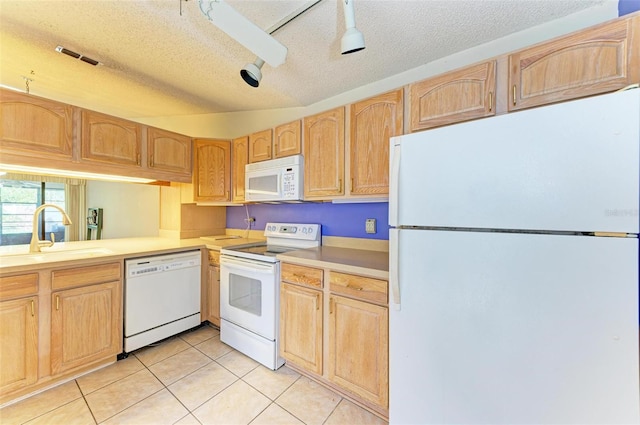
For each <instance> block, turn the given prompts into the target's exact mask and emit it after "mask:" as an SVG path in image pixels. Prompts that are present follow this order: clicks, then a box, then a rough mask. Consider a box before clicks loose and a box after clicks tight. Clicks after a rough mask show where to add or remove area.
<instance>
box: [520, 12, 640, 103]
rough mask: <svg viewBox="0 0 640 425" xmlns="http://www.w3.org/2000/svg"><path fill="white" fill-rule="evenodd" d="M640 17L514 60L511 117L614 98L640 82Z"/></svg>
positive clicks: (537, 48)
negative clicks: (599, 97) (515, 113)
mask: <svg viewBox="0 0 640 425" xmlns="http://www.w3.org/2000/svg"><path fill="white" fill-rule="evenodd" d="M639 51H640V15H635V16H634V17H631V18H620V19H619V20H615V21H613V22H610V23H606V24H602V25H598V26H596V27H593V28H589V29H587V30H583V31H579V32H576V33H574V34H571V35H569V36H566V37H561V38H558V39H556V40H553V41H551V42H546V43H541V44H538V45H536V46H534V47H531V48H528V49H524V50H521V51H519V52H516V53H513V54H511V55H509V97H510V99H509V103H508V109H509V111H515V110H519V109H524V108H530V107H533V106H539V105H544V104H548V103H554V102H560V101H564V100H570V99H575V98H578V97H584V96H590V95H594V94H598V93H605V92H610V91H613V90H617V89H620V88H623V87H625V86H627V85H629V84H633V83H637V82H638V81H640V54H638V52H639Z"/></svg>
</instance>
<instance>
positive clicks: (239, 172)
mask: <svg viewBox="0 0 640 425" xmlns="http://www.w3.org/2000/svg"><path fill="white" fill-rule="evenodd" d="M231 149H232V155H231V156H232V158H233V170H232V182H233V188H232V194H231V200H232V201H233V202H244V171H245V167H244V166H245V165H247V163H248V159H249V136H245V137H238V138H237V139H233V141H232V142H231Z"/></svg>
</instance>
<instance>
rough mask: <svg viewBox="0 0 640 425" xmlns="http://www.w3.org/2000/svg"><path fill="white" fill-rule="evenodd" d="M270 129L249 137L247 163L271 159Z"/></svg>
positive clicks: (271, 140)
mask: <svg viewBox="0 0 640 425" xmlns="http://www.w3.org/2000/svg"><path fill="white" fill-rule="evenodd" d="M272 142H273V139H272V133H271V129H268V130H263V131H259V132H257V133H253V134H251V135H250V136H249V163H252V162H259V161H266V160H267V159H271V158H272V156H271V146H272Z"/></svg>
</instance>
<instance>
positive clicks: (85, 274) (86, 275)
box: [51, 263, 121, 289]
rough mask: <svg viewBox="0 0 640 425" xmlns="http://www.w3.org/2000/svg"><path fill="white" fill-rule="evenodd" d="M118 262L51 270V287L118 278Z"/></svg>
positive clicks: (63, 286) (67, 286) (86, 283)
mask: <svg viewBox="0 0 640 425" xmlns="http://www.w3.org/2000/svg"><path fill="white" fill-rule="evenodd" d="M120 270H121V268H120V263H107V264H96V265H93V266H86V267H75V268H73V269H63V270H54V271H53V272H51V289H61V288H70V287H72V286H80V285H91V284H94V283H102V282H110V281H114V280H120V278H121V272H120Z"/></svg>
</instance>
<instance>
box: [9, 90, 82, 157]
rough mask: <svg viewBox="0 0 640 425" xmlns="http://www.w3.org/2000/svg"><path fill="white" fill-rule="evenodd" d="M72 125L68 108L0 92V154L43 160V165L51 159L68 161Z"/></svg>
mask: <svg viewBox="0 0 640 425" xmlns="http://www.w3.org/2000/svg"><path fill="white" fill-rule="evenodd" d="M72 124H73V119H72V108H71V106H70V105H65V104H62V103H58V102H53V101H50V100H46V99H41V98H39V97H35V96H30V95H27V94H22V93H17V92H14V91H11V90H1V89H0V147H1V148H2V151H6V150H11V151H13V152H15V153H18V154H27V155H35V156H42V159H43V160H44V161H50V160H51V159H52V158H51V155H55V156H56V157H58V158H66V159H71V156H72V140H73V130H72ZM44 164H46V162H45V163H44ZM47 166H49V167H50V166H51V165H50V164H49V165H47Z"/></svg>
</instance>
